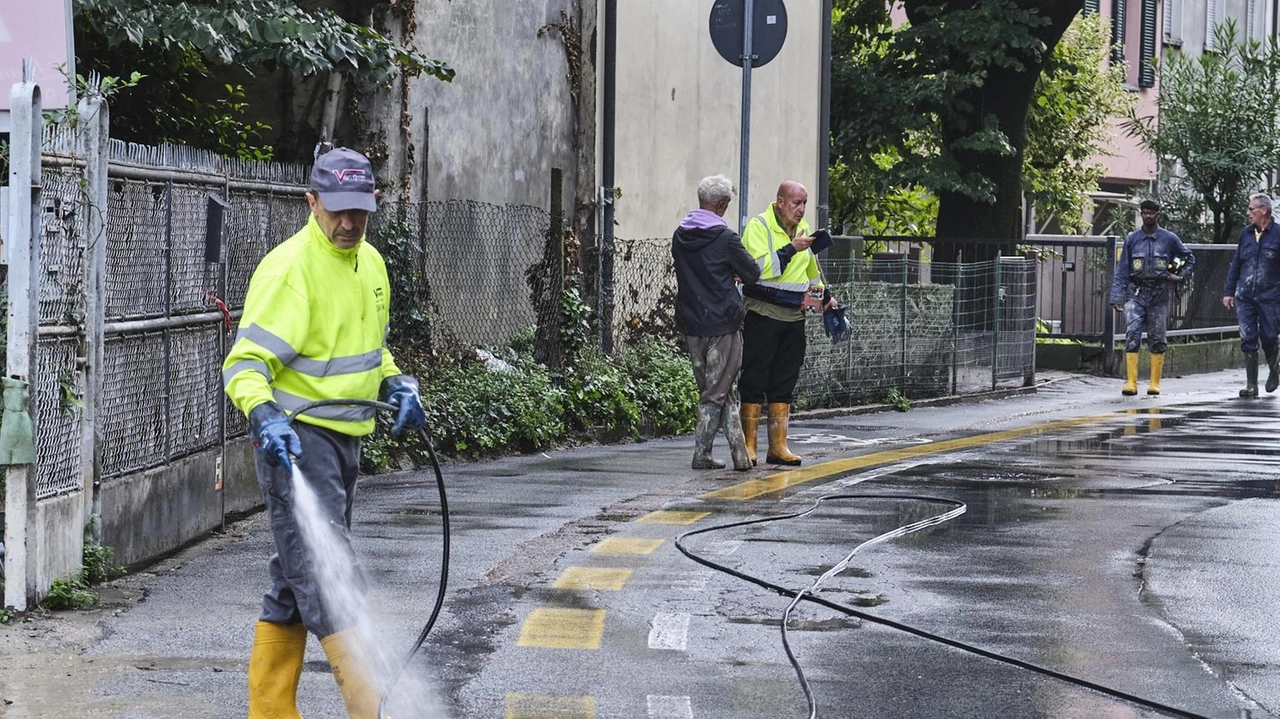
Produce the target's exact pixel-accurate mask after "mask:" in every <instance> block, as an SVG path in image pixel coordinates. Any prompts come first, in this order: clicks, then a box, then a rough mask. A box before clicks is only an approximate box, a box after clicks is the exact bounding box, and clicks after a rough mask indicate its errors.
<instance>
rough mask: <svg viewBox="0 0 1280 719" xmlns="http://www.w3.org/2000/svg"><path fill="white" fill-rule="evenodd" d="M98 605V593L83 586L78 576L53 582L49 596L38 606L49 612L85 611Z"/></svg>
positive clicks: (82, 581) (74, 575) (83, 583)
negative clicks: (64, 610)
mask: <svg viewBox="0 0 1280 719" xmlns="http://www.w3.org/2000/svg"><path fill="white" fill-rule="evenodd" d="M97 603H98V593H97V592H95V591H93V590H92V589H90V588H89V587H88V585H86V584H85V582H84V579H83V578H82V577H81V576H80V575H79V574H73V575H71V576H68V577H61V578H59V579H55V580H53V585H52V586H50V587H49V595H48V596H47V597H45V598H44V601H43V602H40V606H42V607H44V608H45V609H49V610H59V609H87V608H89V607H92V606H93V605H95V604H97Z"/></svg>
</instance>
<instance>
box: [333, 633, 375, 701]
mask: <svg viewBox="0 0 1280 719" xmlns="http://www.w3.org/2000/svg"><path fill="white" fill-rule="evenodd" d="M320 646H322V647H324V654H325V656H326V657H328V658H329V666H330V667H332V668H333V678H334V679H335V680H336V681H337V682H338V690H339V691H341V692H342V700H343V701H344V702H346V705H347V716H349V717H351V719H378V703H379V702H380V701H381V699H382V696H381V694H380V693H379V691H378V686H377V682H376V681H374V678H373V673H372V671H370V668H369V658H368V655H367V654H366V653H365V650H364V645H363V643H362V642H361V640H360V630H358V629H354V628H353V629H344V630H342V631H340V632H335V633H333V634H330V635H329V636H327V637H325V638H324V639H321V640H320Z"/></svg>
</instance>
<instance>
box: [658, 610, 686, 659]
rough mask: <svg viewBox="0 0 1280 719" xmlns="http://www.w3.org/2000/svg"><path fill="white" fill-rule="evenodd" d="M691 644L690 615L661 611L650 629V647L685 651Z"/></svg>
mask: <svg viewBox="0 0 1280 719" xmlns="http://www.w3.org/2000/svg"><path fill="white" fill-rule="evenodd" d="M688 645H689V615H688V614H684V613H680V614H668V613H666V612H663V613H659V614H658V615H656V616H654V618H653V626H652V628H651V629H649V648H650V649H672V650H675V651H678V652H683V651H684V650H685V648H686V647H687V646H688Z"/></svg>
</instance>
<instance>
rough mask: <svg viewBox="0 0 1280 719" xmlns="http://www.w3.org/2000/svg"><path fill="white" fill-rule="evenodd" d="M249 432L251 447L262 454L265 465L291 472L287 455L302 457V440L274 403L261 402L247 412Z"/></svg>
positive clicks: (291, 467)
mask: <svg viewBox="0 0 1280 719" xmlns="http://www.w3.org/2000/svg"><path fill="white" fill-rule="evenodd" d="M249 430H250V431H251V432H253V446H254V447H255V448H256V449H257V450H258V451H259V452H262V456H263V458H264V459H266V460H267V464H269V465H271V466H272V467H284V468H285V469H287V470H289V471H290V472H292V471H293V462H292V461H290V460H289V455H293V456H294V457H299V456H301V455H302V439H301V438H299V437H298V433H297V432H294V431H293V425H292V424H289V418H288V417H287V416H285V413H284V410H282V409H280V405H278V404H276V403H275V402H263V403H262V404H260V405H258V406H257V407H254V408H253V409H252V410H250V411H249Z"/></svg>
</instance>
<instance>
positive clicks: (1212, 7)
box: [1204, 0, 1222, 52]
mask: <svg viewBox="0 0 1280 719" xmlns="http://www.w3.org/2000/svg"><path fill="white" fill-rule="evenodd" d="M1204 8H1205V10H1204V49H1205V52H1213V51H1214V50H1217V49H1218V48H1217V46H1216V45H1215V44H1214V42H1213V31H1214V30H1215V29H1216V28H1217V27H1218V22H1219V21H1220V19H1221V17H1222V11H1221V9H1220V8H1219V6H1218V0H1206V1H1205V4H1204Z"/></svg>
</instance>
